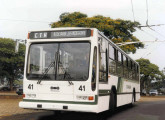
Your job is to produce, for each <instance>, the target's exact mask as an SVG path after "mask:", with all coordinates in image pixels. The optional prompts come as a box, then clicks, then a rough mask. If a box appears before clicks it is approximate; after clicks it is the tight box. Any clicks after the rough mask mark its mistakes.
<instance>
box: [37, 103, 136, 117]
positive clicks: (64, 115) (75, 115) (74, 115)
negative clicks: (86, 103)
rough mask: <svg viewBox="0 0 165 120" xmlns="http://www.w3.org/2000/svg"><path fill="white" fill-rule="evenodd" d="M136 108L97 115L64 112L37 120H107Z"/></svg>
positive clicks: (120, 108) (125, 107)
mask: <svg viewBox="0 0 165 120" xmlns="http://www.w3.org/2000/svg"><path fill="white" fill-rule="evenodd" d="M133 107H136V105H134V106H131V105H125V106H122V107H119V108H117V109H116V111H115V112H112V111H106V112H102V113H99V114H92V113H80V112H65V113H62V114H61V115H59V116H58V115H55V114H54V115H48V116H41V117H39V118H38V119H37V120H108V119H110V118H111V117H113V116H115V115H117V114H119V113H121V112H123V111H125V110H128V109H132V108H133Z"/></svg>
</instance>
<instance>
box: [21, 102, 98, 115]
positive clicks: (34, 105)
mask: <svg viewBox="0 0 165 120" xmlns="http://www.w3.org/2000/svg"><path fill="white" fill-rule="evenodd" d="M19 107H21V108H27V109H44V110H61V111H78V112H92V113H97V111H98V105H91V104H65V103H49V102H28V101H21V102H20V103H19Z"/></svg>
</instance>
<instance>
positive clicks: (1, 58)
mask: <svg viewBox="0 0 165 120" xmlns="http://www.w3.org/2000/svg"><path fill="white" fill-rule="evenodd" d="M15 44H16V42H15V41H14V40H12V39H7V38H0V76H1V78H0V79H3V78H7V79H8V80H9V82H10V85H11V88H12V84H13V81H14V80H15V78H18V77H19V76H20V75H22V74H23V70H24V56H25V45H24V44H20V45H19V51H18V52H17V53H15Z"/></svg>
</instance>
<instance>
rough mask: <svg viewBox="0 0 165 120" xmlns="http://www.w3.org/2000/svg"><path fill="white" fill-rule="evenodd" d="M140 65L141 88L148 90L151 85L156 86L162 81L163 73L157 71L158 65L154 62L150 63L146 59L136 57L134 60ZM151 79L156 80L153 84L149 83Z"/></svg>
mask: <svg viewBox="0 0 165 120" xmlns="http://www.w3.org/2000/svg"><path fill="white" fill-rule="evenodd" d="M136 61H137V62H138V63H139V65H140V75H141V79H140V84H141V90H142V89H146V90H147V91H149V89H151V87H152V88H153V87H157V86H158V85H159V82H160V81H162V77H163V74H162V72H160V71H159V67H158V66H157V65H155V64H152V63H151V62H150V61H149V60H148V59H143V58H141V59H138V60H136ZM152 80H156V81H158V82H156V84H154V85H155V86H153V84H151V81H152Z"/></svg>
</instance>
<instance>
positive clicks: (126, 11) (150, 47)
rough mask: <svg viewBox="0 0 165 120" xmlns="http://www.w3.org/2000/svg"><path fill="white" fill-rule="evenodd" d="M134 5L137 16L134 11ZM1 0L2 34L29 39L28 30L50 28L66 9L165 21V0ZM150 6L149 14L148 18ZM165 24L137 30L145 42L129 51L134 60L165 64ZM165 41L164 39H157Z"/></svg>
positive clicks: (132, 19) (157, 22)
mask: <svg viewBox="0 0 165 120" xmlns="http://www.w3.org/2000/svg"><path fill="white" fill-rule="evenodd" d="M132 4H133V11H134V17H133V12H132ZM132 4H131V0H0V37H5V38H12V39H26V38H27V33H28V31H33V30H45V29H50V24H51V23H52V22H56V21H58V20H59V16H60V15H61V14H62V13H64V12H70V13H71V12H75V11H76V12H82V13H85V14H87V15H88V17H92V16H94V15H103V16H106V17H111V18H112V19H117V18H120V19H124V20H131V21H134V19H135V21H138V22H139V23H140V24H141V25H146V21H147V18H148V24H149V25H158V24H165V7H164V6H165V1H164V0H132ZM147 6H148V17H147ZM164 33H165V25H161V26H155V27H152V30H151V29H149V28H142V29H141V30H139V29H137V31H136V32H135V33H134V35H135V36H136V37H137V38H138V39H139V40H140V41H153V42H145V43H144V44H145V48H144V49H139V50H137V52H136V54H130V56H131V57H132V58H133V59H135V60H136V59H139V58H145V59H149V60H150V61H151V62H152V63H154V64H156V65H158V66H159V69H160V70H162V69H163V68H164V67H165V54H164V51H165V34H164ZM154 41H163V42H154Z"/></svg>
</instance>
